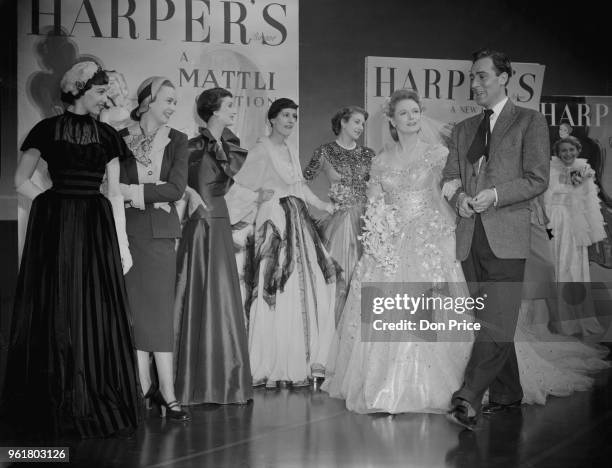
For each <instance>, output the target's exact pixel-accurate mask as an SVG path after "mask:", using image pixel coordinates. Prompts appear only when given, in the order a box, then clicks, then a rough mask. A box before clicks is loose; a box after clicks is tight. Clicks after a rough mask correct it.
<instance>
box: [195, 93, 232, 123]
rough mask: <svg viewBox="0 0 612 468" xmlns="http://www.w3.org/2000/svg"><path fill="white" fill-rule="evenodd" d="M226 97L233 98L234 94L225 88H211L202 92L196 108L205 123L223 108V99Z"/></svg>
mask: <svg viewBox="0 0 612 468" xmlns="http://www.w3.org/2000/svg"><path fill="white" fill-rule="evenodd" d="M226 97H230V98H231V97H233V94H232V93H230V92H229V91H228V90H227V89H225V88H211V89H207V90H205V91H202V93H201V94H200V95H199V96H198V100H197V101H196V107H197V110H198V115H199V116H200V118H201V119H202V120H203V121H204V122H208V120H209V119H210V118H211V117H212V115H213V114H214V113H215V112H216V111H218V110H219V109H220V108H221V103H222V102H223V98H226Z"/></svg>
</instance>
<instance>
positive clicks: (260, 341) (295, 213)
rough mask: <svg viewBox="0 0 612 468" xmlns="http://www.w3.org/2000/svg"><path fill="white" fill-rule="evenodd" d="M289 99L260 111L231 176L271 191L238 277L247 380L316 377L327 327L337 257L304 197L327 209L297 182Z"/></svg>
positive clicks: (270, 383)
mask: <svg viewBox="0 0 612 468" xmlns="http://www.w3.org/2000/svg"><path fill="white" fill-rule="evenodd" d="M297 107H298V106H297V104H296V103H294V102H293V101H292V100H290V99H287V98H281V99H277V100H276V101H274V102H273V103H272V105H271V106H270V109H269V111H268V121H269V123H270V126H271V128H272V132H271V134H270V136H269V137H264V138H260V139H259V141H258V143H257V144H256V145H255V147H254V148H252V149H251V151H250V152H249V156H248V157H247V159H246V162H245V164H244V166H243V167H242V169H241V170H240V172H238V174H236V176H235V177H234V180H235V181H236V183H237V184H239V185H240V186H241V187H243V188H247V189H249V190H252V191H258V190H264V191H267V192H268V193H270V192H273V195H272V197H271V198H270V199H269V200H266V201H263V202H262V203H261V204H260V205H259V209H258V211H257V217H256V221H255V248H254V258H253V259H252V260H251V261H252V265H251V267H250V268H247V270H249V271H250V275H247V276H248V277H247V278H245V282H246V289H247V291H246V295H247V299H246V302H247V305H246V312H247V316H248V317H249V355H250V360H251V373H252V376H253V385H254V386H258V385H264V384H265V385H266V387H268V388H275V387H276V386H277V383H278V382H286V383H291V384H292V385H293V386H294V387H299V386H307V385H309V379H310V378H317V377H319V378H320V377H323V376H324V372H325V368H324V364H325V362H326V361H327V353H328V351H329V346H330V343H331V339H332V336H333V333H334V323H335V321H334V305H335V296H336V279H337V276H338V275H339V273H340V268H339V267H338V265H337V263H336V262H335V261H334V260H333V259H332V258H331V257H330V255H329V254H328V252H327V251H326V250H325V247H324V245H323V242H322V241H321V239H320V238H319V235H318V234H317V231H316V229H315V226H314V223H313V221H312V219H311V218H310V216H309V214H308V210H307V208H306V203H308V204H310V205H313V206H315V207H316V208H318V209H320V210H325V211H327V212H329V213H332V212H333V205H332V204H331V203H324V202H322V201H321V200H319V199H318V198H317V197H316V196H315V195H314V194H313V193H312V191H311V190H310V189H309V188H308V186H307V185H306V184H305V182H304V178H303V177H302V169H301V167H300V162H299V158H298V155H297V152H296V151H295V150H294V149H292V148H290V146H289V145H288V144H287V138H288V137H289V136H290V135H291V133H292V132H293V128H294V126H295V125H296V124H297Z"/></svg>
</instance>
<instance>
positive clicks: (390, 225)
mask: <svg viewBox="0 0 612 468" xmlns="http://www.w3.org/2000/svg"><path fill="white" fill-rule="evenodd" d="M397 216H398V210H397V208H396V207H395V206H394V205H389V204H386V203H385V200H384V196H382V195H381V196H380V197H378V198H376V199H374V200H372V201H370V203H368V206H367V208H366V212H365V214H364V215H363V216H362V218H363V220H364V230H363V234H362V235H361V236H359V240H361V243H362V245H363V248H364V251H365V252H366V253H367V254H369V255H371V256H372V257H373V258H374V260H375V261H376V262H377V263H378V264H379V265H380V266H381V267H382V268H383V270H384V272H385V275H386V276H393V275H394V274H395V272H396V271H397V268H398V266H399V256H398V255H397V254H396V252H395V237H396V236H397V234H398V233H399V232H398V225H399V222H398V219H397Z"/></svg>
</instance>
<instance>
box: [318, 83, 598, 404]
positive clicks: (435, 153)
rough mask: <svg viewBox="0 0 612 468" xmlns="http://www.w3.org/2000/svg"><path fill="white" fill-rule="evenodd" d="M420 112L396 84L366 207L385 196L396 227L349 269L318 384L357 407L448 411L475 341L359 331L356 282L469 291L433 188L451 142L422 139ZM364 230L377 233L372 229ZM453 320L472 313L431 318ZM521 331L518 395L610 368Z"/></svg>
mask: <svg viewBox="0 0 612 468" xmlns="http://www.w3.org/2000/svg"><path fill="white" fill-rule="evenodd" d="M421 110H422V109H421V104H420V100H419V96H418V95H417V94H416V93H415V92H413V91H409V90H398V91H395V92H394V93H393V94H392V96H391V97H390V100H389V103H388V106H387V108H386V109H385V113H386V115H387V117H388V118H389V124H390V130H391V133H392V136H393V138H394V140H395V141H396V144H395V145H394V146H393V147H392V148H389V149H387V150H385V151H383V152H382V153H381V154H380V155H379V156H378V157H377V158H376V159H375V160H374V162H373V164H372V170H371V173H370V177H371V179H370V186H369V189H368V197H369V199H370V207H373V206H374V207H375V206H378V205H379V204H380V203H381V199H384V203H385V204H386V206H387V208H386V210H387V211H388V212H389V211H393V212H394V213H396V218H397V219H396V221H397V228H396V229H392V227H393V222H391V223H389V226H390V227H391V229H387V230H386V232H385V233H384V234H383V235H386V236H389V231H391V234H390V236H391V240H390V242H389V245H390V246H391V248H386V250H385V249H384V247H386V246H384V245H383V246H382V248H383V250H385V251H384V252H383V253H381V252H380V251H381V243H378V244H377V243H376V241H375V239H373V240H371V241H368V245H369V247H368V246H366V248H365V254H364V256H363V257H362V259H361V261H360V262H359V264H358V266H357V268H356V270H355V272H354V274H353V279H352V282H351V288H350V292H349V296H348V299H347V302H346V306H345V308H344V312H343V314H342V318H341V319H340V323H339V324H338V329H337V332H336V334H335V338H334V342H333V343H332V349H331V350H330V359H329V361H328V366H327V379H326V381H325V383H324V385H323V387H322V388H323V390H326V391H328V392H329V394H330V395H331V396H333V397H337V398H343V399H345V400H346V406H347V408H348V409H350V410H352V411H356V412H360V413H370V412H389V413H401V412H427V413H443V412H446V411H448V409H449V406H450V400H451V395H452V393H453V392H454V391H455V389H456V388H458V387H459V386H460V384H461V382H462V380H463V372H464V369H465V366H466V364H467V361H468V359H469V356H470V351H471V347H472V340H473V336H472V334H471V332H469V331H457V332H448V331H447V332H444V336H441V335H438V337H439V338H441V339H438V341H437V342H433V341H425V340H423V339H422V337H419V336H417V335H416V334H414V335H410V334H409V333H410V332H407V331H405V332H403V335H402V337H401V338H398V339H393V337H391V339H387V340H379V341H373V340H370V341H367V340H363V339H362V332H363V331H362V326H366V324H362V319H363V317H362V314H361V300H362V298H361V284H362V282H378V283H392V282H395V283H400V282H401V283H402V292H403V293H406V294H409V295H412V296H413V297H418V296H421V294H423V293H424V292H425V291H424V290H423V283H429V284H432V283H433V284H434V285H436V284H437V285H441V284H443V283H445V284H446V285H447V289H438V291H437V292H438V295H440V296H444V297H446V298H461V297H466V298H467V297H469V292H468V288H467V285H466V283H465V279H464V276H463V272H462V270H461V265H460V263H459V262H457V261H456V259H455V236H454V226H455V224H454V216H455V215H454V213H452V212H451V211H450V208H449V207H448V205H447V204H446V203H445V202H444V200H443V199H442V195H441V193H440V190H439V188H438V187H439V185H438V184H439V181H440V179H441V177H440V174H441V171H442V168H443V166H444V163H445V160H446V156H447V154H448V150H447V149H446V148H445V147H444V146H442V145H440V144H438V143H431V142H427V141H424V138H423V137H422V135H425V134H427V133H429V132H427V131H422V130H421V124H422V119H421ZM374 211H376V210H374ZM366 228H367V221H366ZM370 232H372V233H375V232H376V229H375V227H372V228H371V229H370ZM366 240H367V239H366ZM377 245H378V247H376V246H377ZM364 316H365V315H364ZM418 318H419V317H418V316H417V321H418ZM451 318H454V319H459V320H462V319H464V318H465V319H468V317H466V316H465V314H464V315H463V316H457V315H456V314H455V313H454V312H450V314H448V313H447V314H444V313H443V311H440V310H439V311H436V312H434V317H433V321H436V322H448V320H449V319H451ZM366 322H367V320H366ZM522 333H523V332H522V330H521V328H520V327H519V328H518V329H517V336H516V338H515V341H516V350H517V357H518V361H519V369H520V376H521V384H522V385H523V391H524V395H525V396H524V399H523V402H524V403H534V402H537V403H544V402H545V399H546V396H547V395H549V394H552V395H559V396H561V395H567V394H569V393H571V392H572V391H574V390H583V389H586V388H588V387H589V386H590V384H591V383H592V379H590V378H589V377H587V376H584V375H582V374H579V373H578V372H577V370H578V369H580V370H582V369H584V368H585V367H589V368H603V367H605V366H606V363H605V362H603V361H601V360H599V359H598V357H599V356H600V355H601V352H600V351H598V350H591V349H590V348H588V351H585V353H586V355H584V356H580V359H578V360H576V359H570V360H569V363H567V364H566V363H565V362H564V361H563V359H562V358H563V357H567V356H563V354H564V348H563V346H562V345H560V344H559V343H551V344H550V347H548V348H547V349H545V350H544V349H542V350H538V351H536V350H534V348H533V347H532V346H531V345H530V344H529V343H528V342H527V341H526V339H527V337H526V336H525V337H523V334H522ZM581 351H584V350H583V349H581ZM544 355H546V359H545V358H544V357H543V356H544ZM549 356H551V357H549ZM557 357H559V358H561V359H556V358H557ZM576 361H578V362H576ZM570 366H575V367H576V369H574V368H570Z"/></svg>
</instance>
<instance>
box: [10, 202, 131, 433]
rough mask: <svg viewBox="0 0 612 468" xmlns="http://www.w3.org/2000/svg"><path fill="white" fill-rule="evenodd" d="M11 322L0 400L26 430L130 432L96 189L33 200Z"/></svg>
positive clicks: (115, 279)
mask: <svg viewBox="0 0 612 468" xmlns="http://www.w3.org/2000/svg"><path fill="white" fill-rule="evenodd" d="M11 325H12V326H11V338H10V346H9V355H8V363H7V379H6V385H5V389H4V393H3V397H4V405H5V408H7V409H8V410H9V417H11V416H14V418H15V419H17V420H18V421H21V422H23V423H24V424H27V425H28V426H27V427H28V433H29V434H31V433H33V432H34V431H36V432H40V433H41V434H48V435H53V436H57V435H61V434H63V433H65V432H74V430H76V431H77V432H78V433H79V434H80V435H81V436H82V437H104V436H109V435H111V434H113V433H116V432H117V431H120V430H121V431H124V430H128V431H129V430H132V429H134V428H136V426H137V423H138V403H139V395H140V393H139V387H138V381H137V373H136V362H135V357H134V349H133V344H132V336H131V324H130V322H129V308H128V299H127V294H126V290H125V284H124V279H123V272H122V268H121V259H120V255H119V245H118V243H117V235H116V231H115V223H114V220H113V215H112V210H111V206H110V204H109V202H108V200H106V198H104V196H103V195H101V194H100V193H97V194H89V195H65V194H59V193H57V192H54V191H53V190H49V191H47V192H44V193H43V194H41V195H39V196H38V197H37V198H36V199H35V200H34V201H33V203H32V209H31V211H30V218H29V222H28V228H27V234H26V240H25V245H24V250H23V257H22V260H21V268H20V271H19V277H18V281H17V291H16V293H15V306H14V313H13V319H12V324H11ZM11 410H14V414H12V411H11Z"/></svg>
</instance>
